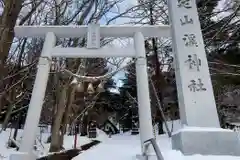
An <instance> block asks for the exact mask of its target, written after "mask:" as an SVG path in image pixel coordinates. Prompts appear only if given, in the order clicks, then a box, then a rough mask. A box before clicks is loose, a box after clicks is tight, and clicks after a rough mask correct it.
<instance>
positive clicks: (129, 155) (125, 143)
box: [73, 134, 240, 160]
mask: <svg viewBox="0 0 240 160" xmlns="http://www.w3.org/2000/svg"><path fill="white" fill-rule="evenodd" d="M157 140H158V145H159V147H160V149H161V151H162V153H163V156H164V159H165V160H213V159H216V160H239V159H240V157H232V156H202V155H193V156H184V155H182V153H181V152H179V151H174V150H172V149H171V141H170V139H169V138H168V137H167V136H166V135H163V136H157ZM139 153H140V141H139V136H131V135H130V134H122V135H116V136H112V138H107V139H102V143H101V144H99V145H97V146H95V147H93V148H91V149H90V150H87V151H85V152H83V153H81V154H80V155H79V156H77V157H75V158H74V159H73V160H113V159H114V160H134V159H136V155H137V154H139Z"/></svg>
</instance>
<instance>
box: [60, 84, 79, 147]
mask: <svg viewBox="0 0 240 160" xmlns="http://www.w3.org/2000/svg"><path fill="white" fill-rule="evenodd" d="M75 89H76V86H75V85H72V86H70V87H69V90H68V95H67V97H68V98H67V104H66V109H65V112H64V115H63V121H62V128H61V133H62V134H61V135H60V145H61V146H62V145H63V140H64V135H65V134H66V130H67V125H68V124H69V120H70V116H69V115H70V112H71V107H72V103H73V100H74V98H75Z"/></svg>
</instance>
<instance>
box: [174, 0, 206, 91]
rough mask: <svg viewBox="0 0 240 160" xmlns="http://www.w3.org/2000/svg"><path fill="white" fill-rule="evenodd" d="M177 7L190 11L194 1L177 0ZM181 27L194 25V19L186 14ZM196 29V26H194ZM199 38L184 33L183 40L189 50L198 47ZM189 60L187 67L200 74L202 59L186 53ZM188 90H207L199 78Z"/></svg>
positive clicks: (190, 83) (181, 19)
mask: <svg viewBox="0 0 240 160" xmlns="http://www.w3.org/2000/svg"><path fill="white" fill-rule="evenodd" d="M177 3H178V4H177V7H178V8H179V9H183V11H182V12H184V10H189V9H192V1H191V0H177ZM180 25H181V27H185V26H187V25H194V19H193V18H192V17H191V16H190V15H188V14H184V16H183V17H182V18H180ZM193 27H194V26H193ZM197 39H198V37H196V35H195V34H194V33H183V35H182V40H183V42H184V45H185V47H186V50H188V48H189V47H198V46H199V45H198V41H197ZM186 54H187V55H186V57H187V59H186V60H185V62H184V63H185V64H186V65H187V67H188V69H189V70H193V71H196V72H200V71H201V70H200V67H201V66H202V63H201V59H200V58H199V57H198V55H197V54H195V53H186ZM188 88H189V90H190V92H200V91H206V90H207V89H206V88H204V83H203V82H202V79H201V78H197V80H195V79H192V80H190V82H189V85H188Z"/></svg>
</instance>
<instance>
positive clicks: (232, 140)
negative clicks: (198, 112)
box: [172, 127, 240, 156]
mask: <svg viewBox="0 0 240 160" xmlns="http://www.w3.org/2000/svg"><path fill="white" fill-rule="evenodd" d="M172 148H173V149H174V150H180V151H181V152H182V153H183V154H184V155H193V154H201V155H231V156H240V152H239V151H240V140H239V137H238V134H237V133H236V132H233V131H231V130H226V129H221V128H216V129H212V128H197V127H186V128H184V129H181V130H179V131H178V132H177V133H175V134H173V135H172Z"/></svg>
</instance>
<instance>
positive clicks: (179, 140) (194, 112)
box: [11, 0, 240, 160]
mask: <svg viewBox="0 0 240 160" xmlns="http://www.w3.org/2000/svg"><path fill="white" fill-rule="evenodd" d="M168 6H169V17H170V21H171V25H170V26H162V25H155V26H127V25H123V26H99V25H90V26H16V27H15V35H16V37H42V38H45V42H44V46H43V49H42V53H41V56H40V59H39V64H38V71H37V75H36V80H35V83H34V88H33V92H32V97H31V101H30V104H29V109H28V114H27V118H26V122H25V127H24V133H23V138H22V141H21V146H20V150H19V152H21V154H14V155H12V156H11V159H12V160H23V159H24V160H33V159H34V157H32V155H31V153H32V148H33V145H34V140H35V137H36V131H37V126H38V123H39V118H40V113H41V110H42V104H43V100H44V96H45V91H46V85H47V81H48V73H49V69H50V64H51V59H52V57H68V58H97V57H101V58H104V57H135V58H136V59H137V60H136V75H137V94H138V110H139V121H140V139H141V144H142V153H144V150H143V148H144V145H145V143H144V142H145V141H148V140H149V139H152V138H153V137H154V135H153V127H152V118H151V109H150V98H149V86H148V75H147V64H146V55H145V48H144V46H145V45H144V37H172V38H173V39H172V40H173V50H174V55H175V74H176V81H177V90H178V102H179V108H180V117H181V122H182V124H183V125H184V126H185V127H184V128H183V129H181V130H180V131H179V132H177V133H175V134H173V136H172V147H173V149H176V150H180V151H181V152H183V154H186V155H189V154H210V155H211V154H215V155H240V152H238V150H239V149H240V147H239V140H238V138H237V134H236V133H234V132H231V131H228V130H222V129H221V128H220V125H219V120H218V115H217V110H216V104H215V100H214V95H213V89H212V83H211V79H210V74H209V69H208V63H207V58H206V54H205V50H204V44H203V39H202V33H201V28H200V22H199V19H198V13H197V8H196V2H195V0H169V2H168ZM87 34H88V47H87V49H83V48H61V47H56V46H55V44H56V37H58V38H78V37H83V36H85V35H87ZM100 37H133V38H134V48H128V49H121V50H119V49H108V48H100V41H99V40H100ZM196 127H197V128H196ZM212 128H214V129H212ZM223 144H224V145H223ZM153 159H156V158H155V157H153Z"/></svg>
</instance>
